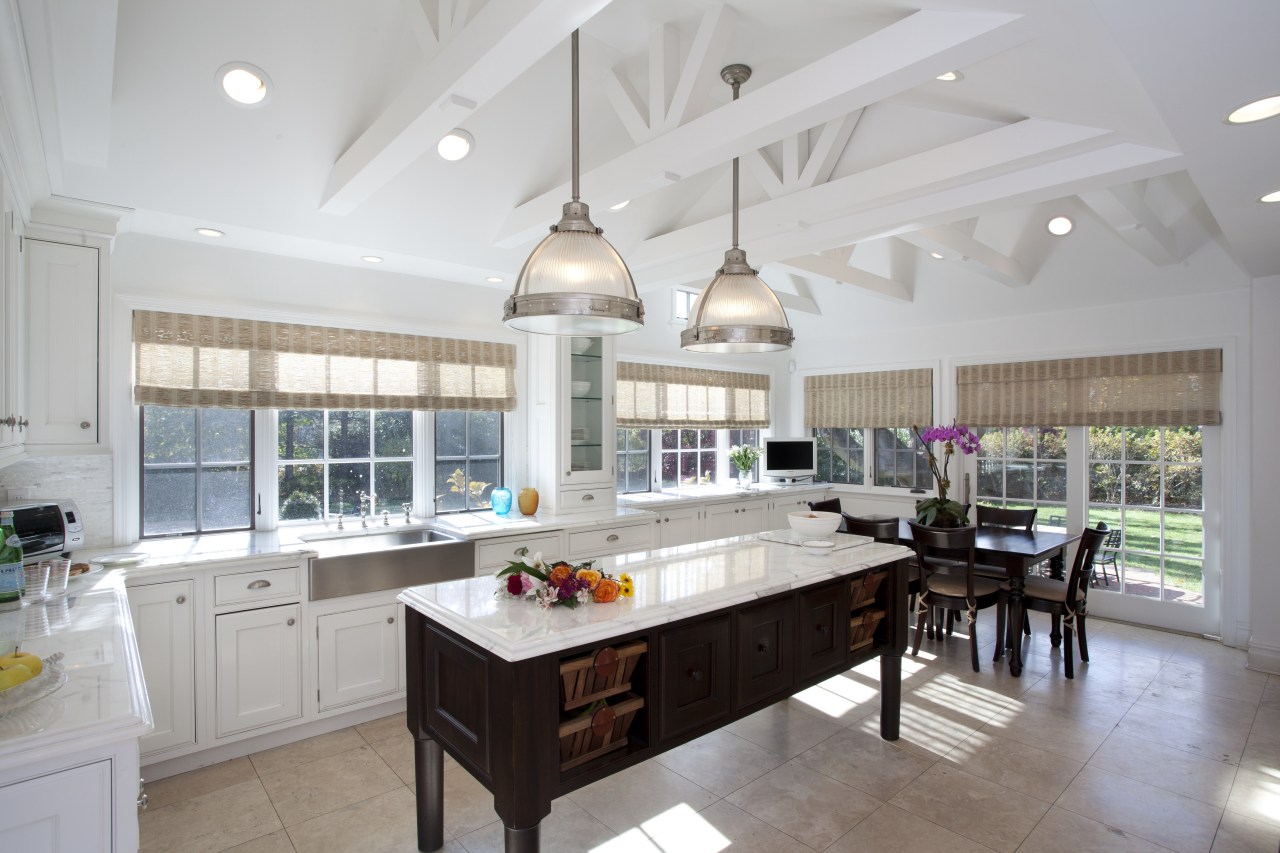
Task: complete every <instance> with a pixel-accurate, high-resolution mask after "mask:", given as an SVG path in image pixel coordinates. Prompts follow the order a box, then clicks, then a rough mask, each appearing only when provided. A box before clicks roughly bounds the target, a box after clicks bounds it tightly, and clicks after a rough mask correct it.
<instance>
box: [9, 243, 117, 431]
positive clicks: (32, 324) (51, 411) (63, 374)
mask: <svg viewBox="0 0 1280 853" xmlns="http://www.w3.org/2000/svg"><path fill="white" fill-rule="evenodd" d="M25 246H26V267H27V312H28V314H27V328H26V332H27V333H26V344H27V347H26V358H27V365H28V376H29V378H30V384H29V385H28V386H27V419H28V420H29V421H30V426H29V427H28V428H27V429H28V432H27V437H26V441H27V444H28V445H64V446H68V445H78V446H84V445H96V444H97V443H98V439H99V434H100V431H99V400H98V371H99V367H100V365H99V360H98V353H99V349H98V346H99V338H98V331H99V315H98V304H99V303H98V280H99V275H98V271H99V267H98V264H99V250H98V249H97V248H96V247H93V246H76V245H71V244H68V243H53V242H49V241H46V240H31V239H28V240H26V241H25Z"/></svg>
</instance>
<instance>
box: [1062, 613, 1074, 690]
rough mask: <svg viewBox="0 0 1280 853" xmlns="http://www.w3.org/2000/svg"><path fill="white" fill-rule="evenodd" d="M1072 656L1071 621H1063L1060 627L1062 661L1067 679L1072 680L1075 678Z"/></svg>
mask: <svg viewBox="0 0 1280 853" xmlns="http://www.w3.org/2000/svg"><path fill="white" fill-rule="evenodd" d="M1073 657H1074V655H1073V654H1072V653H1071V620H1070V619H1066V620H1064V624H1063V626H1062V660H1063V661H1064V665H1065V668H1066V671H1067V678H1071V679H1074V678H1075V677H1076V668H1075V664H1074V662H1073V661H1072V658H1073Z"/></svg>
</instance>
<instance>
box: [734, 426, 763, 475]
mask: <svg viewBox="0 0 1280 853" xmlns="http://www.w3.org/2000/svg"><path fill="white" fill-rule="evenodd" d="M727 432H728V433H729V437H728V443H727V444H726V445H725V447H726V449H728V448H730V447H734V446H735V445H739V444H750V445H753V446H755V447H759V448H760V449H761V451H763V450H764V448H763V447H761V445H760V430H758V429H731V430H727ZM729 467H730V469H731V470H730V471H729V476H731V477H736V476H738V469H736V468H734V467H733V466H732V465H730V466H729ZM751 482H753V483H758V482H760V462H759V461H758V460H757V461H756V464H754V465H752V466H751Z"/></svg>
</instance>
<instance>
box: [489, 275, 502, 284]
mask: <svg viewBox="0 0 1280 853" xmlns="http://www.w3.org/2000/svg"><path fill="white" fill-rule="evenodd" d="M485 281H487V282H489V283H490V284H502V279H501V278H499V277H498V276H496V275H491V276H489V277H488V278H486V279H485Z"/></svg>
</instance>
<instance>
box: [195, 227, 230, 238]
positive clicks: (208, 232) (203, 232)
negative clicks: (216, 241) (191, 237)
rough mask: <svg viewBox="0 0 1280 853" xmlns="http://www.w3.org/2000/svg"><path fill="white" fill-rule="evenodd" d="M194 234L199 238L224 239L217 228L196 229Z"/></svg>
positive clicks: (222, 233)
mask: <svg viewBox="0 0 1280 853" xmlns="http://www.w3.org/2000/svg"><path fill="white" fill-rule="evenodd" d="M196 233H197V234H199V235H200V236H201V237H210V238H214V237H225V236H226V234H225V232H222V231H219V230H218V229H217V228H197V229H196Z"/></svg>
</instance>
